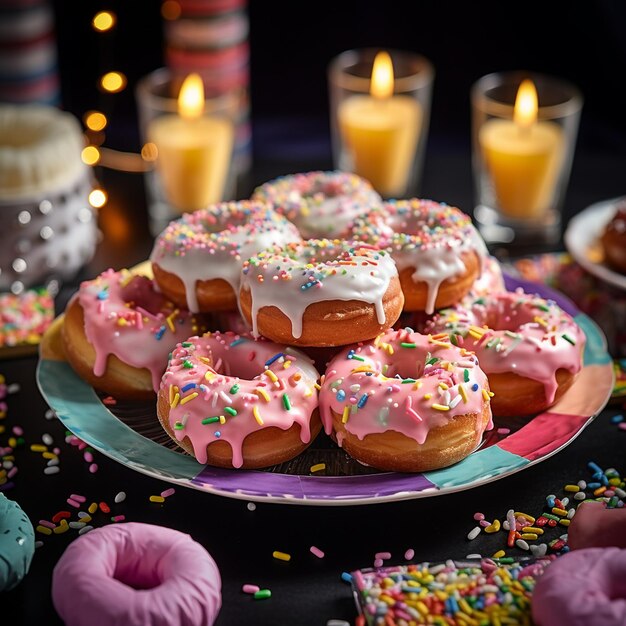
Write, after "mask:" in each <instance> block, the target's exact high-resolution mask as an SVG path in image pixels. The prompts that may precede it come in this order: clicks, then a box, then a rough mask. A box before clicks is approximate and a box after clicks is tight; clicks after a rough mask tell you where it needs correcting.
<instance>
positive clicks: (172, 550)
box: [52, 522, 222, 626]
mask: <svg viewBox="0 0 626 626" xmlns="http://www.w3.org/2000/svg"><path fill="white" fill-rule="evenodd" d="M86 572H88V573H86ZM221 589H222V581H221V576H220V572H219V569H218V567H217V565H216V563H215V561H214V560H213V557H212V556H211V555H210V554H209V553H208V552H207V550H206V549H205V548H204V547H203V546H202V545H201V544H200V543H198V542H197V541H194V540H193V539H192V538H191V537H190V536H189V535H186V534H184V533H182V532H179V531H178V530H174V529H172V528H166V527H164V526H157V525H155V524H142V523H138V522H126V523H118V524H110V525H108V526H103V527H101V528H96V529H95V530H92V531H90V532H89V533H87V534H84V535H81V536H80V537H78V538H77V539H75V540H74V541H73V542H72V543H71V544H70V545H69V546H68V547H67V548H66V549H65V552H63V554H62V556H61V558H60V559H59V561H58V563H57V564H56V566H55V568H54V571H53V573H52V601H53V603H54V608H55V609H56V611H57V613H58V614H59V616H60V617H61V619H62V620H63V622H64V623H65V624H66V626H157V625H160V624H177V625H178V626H211V625H212V624H213V623H214V622H215V620H216V618H217V616H218V614H219V611H220V609H221V606H222V592H221Z"/></svg>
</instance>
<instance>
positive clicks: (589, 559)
mask: <svg viewBox="0 0 626 626" xmlns="http://www.w3.org/2000/svg"><path fill="white" fill-rule="evenodd" d="M576 515H578V513H577V514H576ZM531 609H532V617H533V622H534V623H535V624H536V626H561V624H567V626H623V625H624V624H626V550H624V549H621V548H617V547H611V548H583V549H581V550H572V551H571V552H567V553H566V554H563V555H562V556H560V557H558V558H557V559H556V560H555V561H553V562H552V563H550V565H549V566H548V567H547V568H546V569H545V571H544V572H543V574H542V575H541V576H540V577H539V578H538V579H537V581H536V583H535V589H534V592H533V596H532V604H531Z"/></svg>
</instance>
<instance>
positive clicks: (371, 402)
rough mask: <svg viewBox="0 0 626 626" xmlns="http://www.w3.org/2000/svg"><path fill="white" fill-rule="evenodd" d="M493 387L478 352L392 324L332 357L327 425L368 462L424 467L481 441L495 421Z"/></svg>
mask: <svg viewBox="0 0 626 626" xmlns="http://www.w3.org/2000/svg"><path fill="white" fill-rule="evenodd" d="M491 395H492V394H491V392H490V389H489V383H488V381H487V376H486V375H485V373H484V372H483V371H482V369H481V368H480V366H479V364H478V360H477V358H476V355H475V354H474V353H472V352H470V351H468V350H465V349H464V348H459V347H456V346H454V345H452V344H451V343H450V342H449V341H448V340H447V339H445V340H442V339H436V338H434V337H429V336H426V335H421V334H418V333H416V332H413V331H412V330H411V329H400V330H393V329H392V330H389V331H387V332H386V333H382V334H381V335H379V336H378V337H376V339H374V340H373V341H369V342H366V343H363V344H354V345H352V346H349V347H347V348H345V349H344V350H343V351H342V352H340V353H339V354H338V355H337V356H336V357H335V358H334V359H333V360H332V361H331V362H330V363H329V364H328V368H327V370H326V374H325V376H324V381H323V384H322V388H321V390H320V413H321V416H322V422H323V424H324V429H325V431H326V433H327V434H329V435H332V436H333V437H334V438H335V439H336V441H337V443H338V444H339V445H340V446H341V447H342V448H343V449H344V450H345V451H346V452H348V454H350V455H351V456H353V457H354V458H356V459H357V460H359V461H361V462H362V463H365V464H367V465H371V466H372V467H375V468H378V469H380V470H383V471H399V472H423V471H428V470H433V469H438V468H441V467H447V466H449V465H452V464H453V463H456V462H457V461H460V460H461V459H463V458H465V457H466V456H468V455H469V454H470V453H471V452H473V451H474V450H475V449H476V448H477V446H478V445H479V444H480V441H481V439H482V435H483V432H484V431H485V430H486V429H490V428H492V427H493V425H492V420H491V407H490V399H491Z"/></svg>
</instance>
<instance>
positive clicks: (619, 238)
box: [600, 202, 626, 274]
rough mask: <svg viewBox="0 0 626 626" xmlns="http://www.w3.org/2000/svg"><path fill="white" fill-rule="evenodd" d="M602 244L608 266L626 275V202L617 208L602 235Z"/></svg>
mask: <svg viewBox="0 0 626 626" xmlns="http://www.w3.org/2000/svg"><path fill="white" fill-rule="evenodd" d="M600 243H601V245H602V248H603V250H604V257H605V259H606V262H607V265H609V266H611V267H612V268H613V269H614V270H616V271H618V272H621V273H622V274H626V202H622V203H621V204H620V205H619V206H618V207H617V208H616V210H615V213H614V215H613V217H611V219H610V220H609V222H608V224H607V225H606V226H605V228H604V230H603V232H602V234H601V235H600Z"/></svg>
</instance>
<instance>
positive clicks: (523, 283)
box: [503, 272, 580, 317]
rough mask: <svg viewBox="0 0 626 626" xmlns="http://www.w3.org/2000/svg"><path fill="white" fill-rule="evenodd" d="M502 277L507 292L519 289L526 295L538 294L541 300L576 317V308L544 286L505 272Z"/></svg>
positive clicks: (564, 297)
mask: <svg viewBox="0 0 626 626" xmlns="http://www.w3.org/2000/svg"><path fill="white" fill-rule="evenodd" d="M503 275H504V285H505V287H506V288H507V290H508V291H513V290H515V289H517V288H518V287H521V288H522V289H523V290H524V291H525V292H526V293H531V294H539V295H540V296H541V297H542V298H545V299H550V300H554V301H555V302H556V303H557V304H558V305H559V306H560V307H561V308H562V309H563V310H564V311H565V312H566V313H568V314H569V315H571V316H572V317H574V316H576V315H578V313H580V311H579V310H578V307H577V306H576V305H575V304H574V303H573V302H572V301H571V300H570V299H569V298H568V297H567V296H565V295H563V294H562V293H559V292H558V291H555V290H554V289H551V288H550V287H547V286H546V285H538V284H537V283H534V282H532V281H530V280H524V279H523V278H517V277H514V276H510V275H509V274H507V273H506V272H503Z"/></svg>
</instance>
